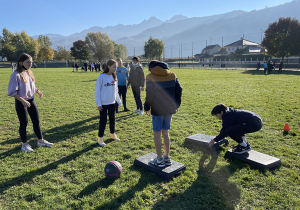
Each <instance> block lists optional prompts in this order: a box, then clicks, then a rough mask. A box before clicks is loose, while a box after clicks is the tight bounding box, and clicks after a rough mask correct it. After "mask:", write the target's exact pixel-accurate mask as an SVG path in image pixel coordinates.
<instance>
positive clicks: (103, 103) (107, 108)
mask: <svg viewBox="0 0 300 210" xmlns="http://www.w3.org/2000/svg"><path fill="white" fill-rule="evenodd" d="M116 70H117V62H116V61H115V60H109V61H108V62H107V65H106V67H105V69H104V72H103V74H100V75H99V76H98V79H97V82H96V87H95V101H96V104H97V107H98V110H99V113H100V122H99V132H98V144H99V145H100V146H101V147H104V146H105V145H106V144H105V143H104V141H103V136H104V130H105V127H106V122H107V112H108V117H109V128H110V133H111V135H110V137H111V138H112V139H114V140H116V141H120V139H119V138H118V137H117V135H116V134H115V110H116V108H115V103H116V102H117V103H118V104H119V105H120V106H121V105H122V102H121V100H120V97H119V94H118V79H117V75H116Z"/></svg>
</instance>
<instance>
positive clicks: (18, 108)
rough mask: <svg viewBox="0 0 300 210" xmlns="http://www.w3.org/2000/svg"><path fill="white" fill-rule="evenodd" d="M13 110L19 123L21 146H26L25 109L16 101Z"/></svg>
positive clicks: (26, 117) (26, 120)
mask: <svg viewBox="0 0 300 210" xmlns="http://www.w3.org/2000/svg"><path fill="white" fill-rule="evenodd" d="M15 108H16V111H17V115H18V118H19V121H20V127H19V133H20V136H21V140H22V142H23V144H27V133H26V127H27V123H28V116H27V108H25V107H24V105H23V104H22V102H20V101H18V100H17V99H16V100H15Z"/></svg>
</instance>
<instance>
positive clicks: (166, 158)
mask: <svg viewBox="0 0 300 210" xmlns="http://www.w3.org/2000/svg"><path fill="white" fill-rule="evenodd" d="M164 162H165V165H166V166H170V165H172V162H171V158H170V157H168V156H164Z"/></svg>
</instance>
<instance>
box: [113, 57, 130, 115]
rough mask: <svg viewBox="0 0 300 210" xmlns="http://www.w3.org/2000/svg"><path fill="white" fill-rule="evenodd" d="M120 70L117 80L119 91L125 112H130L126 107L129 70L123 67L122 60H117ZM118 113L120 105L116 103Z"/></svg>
mask: <svg viewBox="0 0 300 210" xmlns="http://www.w3.org/2000/svg"><path fill="white" fill-rule="evenodd" d="M117 62H118V68H117V78H118V90H119V96H120V97H121V96H122V101H123V105H124V112H128V111H130V110H129V109H127V107H126V94H127V87H126V80H127V81H128V78H129V76H128V70H127V68H125V67H123V61H122V59H121V58H118V59H117ZM116 112H117V113H118V112H119V110H118V104H117V103H116Z"/></svg>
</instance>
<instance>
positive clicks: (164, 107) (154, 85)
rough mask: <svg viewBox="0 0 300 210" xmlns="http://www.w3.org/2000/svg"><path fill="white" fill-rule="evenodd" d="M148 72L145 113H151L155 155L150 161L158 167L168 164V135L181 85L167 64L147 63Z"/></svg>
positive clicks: (178, 102)
mask: <svg viewBox="0 0 300 210" xmlns="http://www.w3.org/2000/svg"><path fill="white" fill-rule="evenodd" d="M149 71H150V72H151V73H150V74H148V75H147V77H146V100H145V104H144V109H145V111H146V114H147V115H149V116H150V111H149V110H150V109H151V114H152V126H153V133H154V143H155V149H156V153H157V157H156V158H155V159H154V160H152V161H150V163H151V164H152V165H155V166H158V167H165V166H170V165H171V164H172V163H171V159H170V156H169V152H170V136H169V130H170V129H171V122H172V115H173V114H175V113H177V112H178V108H179V107H180V104H181V95H182V87H181V85H180V83H179V81H178V79H177V77H176V75H175V74H174V73H173V72H170V71H169V67H168V64H166V63H164V62H159V61H151V62H150V63H149ZM161 135H162V136H163V139H164V148H165V151H164V155H163V156H162V152H161V146H162V144H161Z"/></svg>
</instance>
